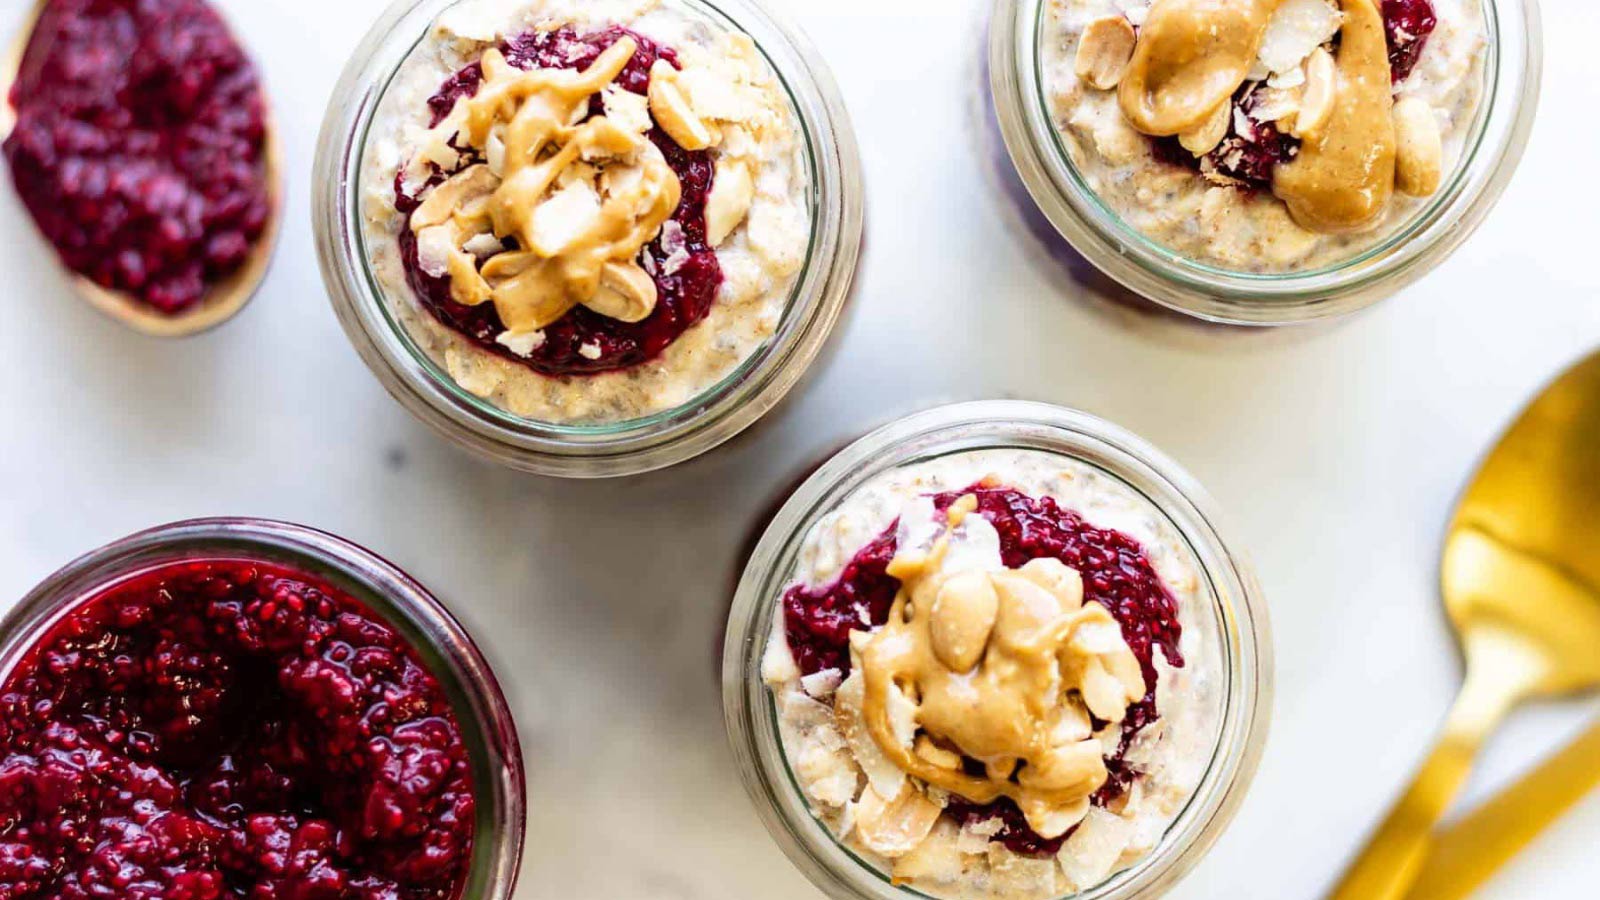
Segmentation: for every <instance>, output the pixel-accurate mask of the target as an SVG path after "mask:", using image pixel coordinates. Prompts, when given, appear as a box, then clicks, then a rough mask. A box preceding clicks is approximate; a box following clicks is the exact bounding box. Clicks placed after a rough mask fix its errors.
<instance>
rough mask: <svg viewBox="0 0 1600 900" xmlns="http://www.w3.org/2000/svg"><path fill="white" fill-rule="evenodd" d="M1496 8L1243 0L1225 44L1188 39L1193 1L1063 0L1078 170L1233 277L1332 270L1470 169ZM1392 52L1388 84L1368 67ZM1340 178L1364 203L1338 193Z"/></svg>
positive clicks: (1227, 23) (1175, 242)
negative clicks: (1486, 11)
mask: <svg viewBox="0 0 1600 900" xmlns="http://www.w3.org/2000/svg"><path fill="white" fill-rule="evenodd" d="M1481 2H1482V0H1237V2H1236V3H1235V4H1234V5H1233V6H1231V7H1227V8H1226V9H1227V14H1226V16H1224V17H1223V19H1222V20H1221V21H1220V28H1219V29H1218V31H1217V34H1220V35H1221V37H1220V38H1219V37H1217V34H1212V35H1208V36H1206V39H1207V42H1206V43H1204V44H1200V43H1193V42H1191V43H1190V44H1187V45H1185V44H1183V43H1181V42H1179V41H1177V40H1175V39H1174V27H1173V26H1174V23H1175V22H1177V21H1178V20H1179V19H1180V18H1181V17H1180V16H1179V15H1176V14H1177V13H1181V12H1185V11H1186V10H1185V7H1186V5H1187V4H1188V3H1189V0H1155V2H1154V3H1151V2H1146V0H1049V6H1048V14H1047V21H1046V24H1045V26H1044V33H1043V36H1042V42H1043V46H1042V47H1041V51H1042V60H1043V66H1044V81H1045V89H1046V92H1047V95H1048V97H1049V101H1050V103H1051V107H1052V109H1053V112H1054V115H1055V119H1056V126H1057V128H1058V129H1059V130H1060V132H1061V134H1062V135H1063V137H1064V139H1065V144H1066V147H1067V150H1068V153H1069V155H1070V156H1071V158H1072V161H1073V164H1074V166H1075V167H1076V168H1077V170H1078V172H1079V173H1080V174H1081V175H1082V176H1083V178H1084V180H1085V181H1086V182H1087V183H1088V185H1089V186H1090V187H1091V188H1092V189H1093V190H1094V191H1095V192H1096V193H1097V194H1098V195H1099V196H1100V198H1101V199H1102V200H1103V201H1104V202H1105V203H1106V204H1107V206H1109V207H1110V208H1111V210H1112V211H1114V212H1115V213H1116V214H1118V215H1119V216H1121V217H1122V218H1123V220H1124V221H1126V222H1127V223H1128V224H1129V225H1131V226H1132V227H1133V228H1135V229H1137V230H1138V231H1140V232H1142V233H1143V234H1145V235H1146V236H1147V237H1149V238H1151V239H1152V240H1154V241H1156V242H1157V243H1159V244H1161V245H1162V246H1164V247H1165V248H1167V249H1168V250H1170V251H1172V252H1173V253H1175V254H1178V255H1180V256H1183V257H1186V258H1189V259H1192V260H1195V261H1198V262H1200V263H1204V264H1209V265H1214V266H1218V267H1221V268H1225V269H1230V270H1234V271H1242V272H1253V273H1286V272H1296V271H1305V270H1310V269H1316V268H1321V267H1324V266H1328V265H1332V264H1335V263H1338V262H1340V261H1342V260H1344V259H1348V258H1350V257H1352V256H1355V255H1357V254H1359V253H1360V252H1362V251H1364V250H1366V249H1368V248H1370V247H1372V246H1373V245H1375V244H1377V243H1379V242H1381V241H1382V240H1384V239H1385V238H1387V237H1388V236H1390V235H1392V234H1393V233H1394V232H1395V231H1396V230H1398V229H1400V228H1401V227H1402V226H1403V225H1404V224H1405V223H1406V222H1407V221H1408V220H1409V219H1410V218H1411V217H1412V216H1413V214H1415V213H1416V212H1417V211H1418V210H1420V209H1421V208H1422V207H1423V206H1424V205H1426V203H1427V202H1428V196H1429V195H1431V194H1433V193H1434V192H1435V191H1436V190H1437V189H1438V188H1439V185H1440V184H1441V183H1442V182H1446V181H1448V180H1449V177H1450V176H1451V174H1452V173H1453V172H1454V170H1455V168H1456V167H1457V165H1458V164H1459V162H1460V160H1461V157H1462V153H1463V144H1464V142H1465V141H1466V139H1467V137H1468V135H1469V132H1470V131H1471V130H1472V127H1473V122H1474V119H1475V116H1476V115H1477V112H1478V107H1479V104H1480V100H1481V98H1482V92H1483V69H1484V60H1485V55H1486V50H1487V36H1486V30H1485V24H1484V18H1483V13H1482V10H1481V8H1480V3H1481ZM1263 26H1264V28H1263ZM1191 27H1192V26H1191ZM1385 32H1386V34H1385ZM1230 36H1236V38H1237V39H1236V40H1232V42H1231V43H1230V40H1229V38H1230ZM1386 50H1387V54H1386V55H1387V61H1388V63H1389V64H1390V66H1389V68H1390V71H1389V73H1388V75H1389V77H1388V78H1384V77H1383V75H1382V74H1378V73H1372V72H1367V73H1362V72H1361V71H1360V70H1359V68H1358V61H1359V58H1360V56H1361V55H1362V54H1365V55H1366V58H1367V59H1368V60H1369V61H1372V62H1375V63H1377V64H1378V65H1380V66H1381V65H1382V63H1383V57H1384V56H1385V51H1386ZM1161 54H1165V57H1164V58H1160V59H1152V58H1151V57H1156V56H1160V55H1161ZM1186 54H1192V58H1191V57H1190V56H1188V55H1186ZM1230 64H1231V65H1232V66H1234V68H1233V69H1232V70H1231V71H1229V70H1228V66H1229V65H1230ZM1201 66H1205V67H1208V68H1206V69H1204V70H1203V71H1202V69H1201ZM1135 76H1137V77H1139V78H1141V79H1143V80H1140V81H1139V82H1138V83H1130V82H1131V81H1132V80H1133V78H1134V77H1135ZM1202 76H1203V77H1202ZM1125 79H1126V80H1125ZM1241 79H1242V80H1241ZM1202 84H1203V85H1204V89H1202ZM1141 91H1142V92H1143V93H1142V94H1141ZM1363 92H1365V94H1366V95H1367V96H1366V97H1365V98H1363V97H1362V94H1363ZM1135 95H1139V96H1142V97H1143V98H1144V99H1145V100H1147V101H1152V102H1145V103H1141V102H1134V101H1132V100H1131V98H1132V97H1134V96H1135ZM1219 96H1220V97H1222V98H1224V102H1222V103H1221V104H1220V105H1212V104H1214V101H1215V99H1216V98H1217V97H1219ZM1179 101H1182V102H1185V103H1188V107H1187V108H1183V107H1182V105H1181V103H1180V102H1179ZM1163 103H1165V104H1166V105H1165V106H1163V105H1162V104H1163ZM1207 106H1209V109H1203V108H1202V107H1207ZM1130 110H1132V112H1133V119H1134V120H1137V125H1136V124H1135V122H1134V121H1130V114H1129V113H1130ZM1311 150H1317V151H1326V152H1324V153H1322V154H1321V155H1322V156H1323V157H1324V158H1323V159H1322V160H1320V161H1319V163H1317V164H1312V163H1310V162H1309V161H1308V160H1307V158H1306V152H1307V151H1311ZM1340 153H1343V157H1342V158H1340V157H1339V154H1340ZM1308 169H1312V170H1313V171H1307V170H1308ZM1297 170H1298V171H1297ZM1334 176H1337V177H1338V178H1341V179H1349V181H1350V183H1348V184H1346V185H1345V186H1346V188H1347V189H1348V190H1347V196H1345V197H1338V198H1334V197H1329V196H1327V191H1326V188H1327V183H1328V182H1329V181H1331V180H1333V177H1334ZM1362 179H1366V180H1367V182H1368V183H1362ZM1319 191H1320V192H1322V193H1321V194H1320V195H1319V194H1317V193H1316V192H1319ZM1308 194H1309V195H1310V196H1307V195H1308ZM1351 198H1358V201H1359V202H1357V201H1356V200H1352V199H1351ZM1286 201H1287V202H1286ZM1314 206H1315V207H1317V208H1315V209H1313V207H1314ZM1323 213H1331V214H1328V215H1323Z"/></svg>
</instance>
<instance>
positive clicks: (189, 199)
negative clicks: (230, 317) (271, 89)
mask: <svg viewBox="0 0 1600 900" xmlns="http://www.w3.org/2000/svg"><path fill="white" fill-rule="evenodd" d="M8 101H9V103H10V104H11V106H12V107H13V108H14V109H15V110H16V118H17V121H16V126H15V128H14V129H13V130H12V132H11V134H10V136H9V137H7V139H6V141H5V144H4V152H5V156H6V159H7V160H8V161H9V162H10V164H11V173H12V177H13V178H14V179H15V181H16V186H17V192H18V194H19V195H20V196H21V198H22V202H23V204H24V205H25V206H26V207H27V208H28V211H29V213H30V214H32V216H33V218H34V220H35V221H36V222H37V223H38V225H39V229H40V231H42V232H43V234H44V236H45V238H46V239H47V240H48V241H49V242H50V243H51V245H53V246H54V247H55V249H56V252H57V253H58V254H59V255H60V257H61V260H62V262H63V263H65V264H66V266H67V267H68V268H69V269H71V270H73V271H74V272H77V273H79V274H81V275H83V276H84V277H86V278H88V279H90V280H91V281H93V282H94V283H96V284H97V285H99V286H100V287H103V288H106V289H108V290H114V291H119V292H123V293H125V294H127V295H129V296H131V297H134V298H136V299H137V300H139V301H140V302H142V303H143V304H145V305H146V306H148V307H150V308H151V309H153V310H155V311H156V312H158V313H162V314H167V315H176V314H179V313H183V312H185V311H187V310H190V309H192V308H194V307H195V306H196V305H198V304H199V303H200V301H201V300H202V299H203V298H204V297H205V294H206V291H207V288H208V286H209V285H211V284H212V283H215V282H217V281H219V280H221V279H223V278H226V277H227V276H229V275H231V274H233V273H234V272H236V271H238V270H239V269H240V268H241V267H242V266H243V265H244V263H245V261H246V260H247V259H248V257H249V255H250V251H251V249H252V248H253V247H254V246H255V245H256V243H257V242H258V241H259V240H261V238H262V236H263V234H264V233H265V231H266V229H267V227H268V223H269V221H270V218H271V215H272V208H273V202H274V201H273V197H272V189H271V185H270V177H269V174H268V172H267V166H266V162H267V159H266V157H267V126H266V101H265V98H264V97H263V95H262V91H261V85H260V83H259V80H258V78H257V75H256V70H255V66H254V64H253V63H252V62H251V61H250V59H249V57H248V56H247V55H246V53H245V52H244V50H243V48H241V47H240V46H239V44H238V42H237V41H236V40H235V39H234V37H233V35H232V34H231V33H230V32H229V30H228V27H227V25H226V24H225V23H224V22H223V21H222V18H221V17H220V16H219V15H218V14H217V12H216V10H214V9H212V8H211V6H210V5H209V4H207V3H206V2H204V0H52V2H50V3H49V4H47V5H46V6H45V8H44V10H43V12H42V14H41V16H40V18H39V21H38V24H37V26H36V27H35V28H34V31H33V34H32V37H31V39H30V41H29V43H28V46H27V49H26V52H25V53H24V55H23V58H22V61H21V64H20V68H19V71H18V73H17V79H16V82H15V84H14V85H13V86H12V89H11V93H10V97H9V98H8Z"/></svg>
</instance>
